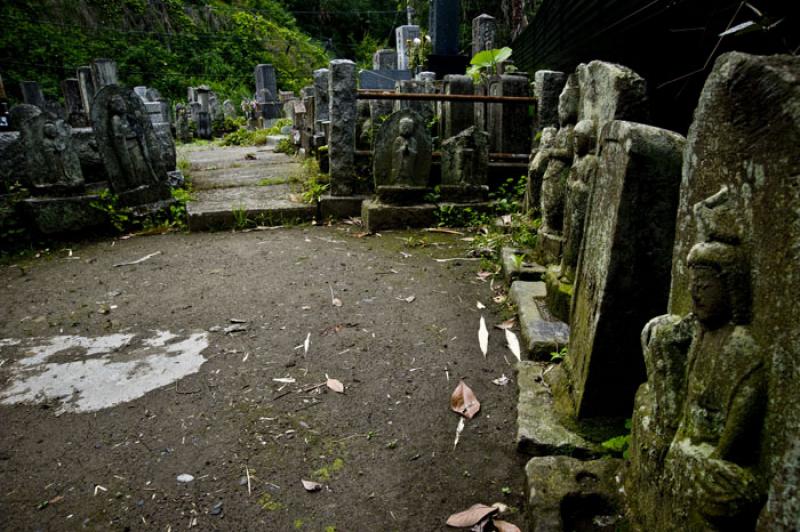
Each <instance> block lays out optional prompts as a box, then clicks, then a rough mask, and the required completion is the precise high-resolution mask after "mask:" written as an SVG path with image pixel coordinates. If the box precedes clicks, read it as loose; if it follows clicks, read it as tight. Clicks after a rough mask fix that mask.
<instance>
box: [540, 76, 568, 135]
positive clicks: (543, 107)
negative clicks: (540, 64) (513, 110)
mask: <svg viewBox="0 0 800 532" xmlns="http://www.w3.org/2000/svg"><path fill="white" fill-rule="evenodd" d="M533 80H534V81H533V95H534V96H535V97H536V127H537V129H539V130H541V129H544V128H546V127H558V97H559V96H560V95H561V91H562V90H564V85H565V84H566V83H567V75H566V74H565V73H563V72H556V71H553V70H538V71H537V72H536V73H535V74H534V75H533Z"/></svg>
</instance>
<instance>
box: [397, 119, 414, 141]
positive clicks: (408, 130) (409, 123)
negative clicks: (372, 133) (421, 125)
mask: <svg viewBox="0 0 800 532" xmlns="http://www.w3.org/2000/svg"><path fill="white" fill-rule="evenodd" d="M398 131H399V132H400V135H402V136H403V137H405V138H409V137H410V136H411V134H412V133H414V121H413V120H412V119H410V118H407V117H406V118H403V119H401V120H400V124H399V126H398Z"/></svg>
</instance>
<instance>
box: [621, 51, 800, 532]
mask: <svg viewBox="0 0 800 532" xmlns="http://www.w3.org/2000/svg"><path fill="white" fill-rule="evenodd" d="M798 146H800V59H799V58H797V57H792V56H770V57H758V56H751V55H746V54H741V53H729V54H725V55H722V56H721V57H720V58H719V59H718V60H717V62H716V64H715V66H714V70H713V71H712V73H711V75H710V76H709V78H708V80H707V81H706V84H705V87H704V89H703V92H702V94H701V96H700V101H699V103H698V107H697V110H696V111H695V120H694V123H693V124H692V126H691V128H690V130H689V136H688V141H687V146H686V150H685V152H684V162H683V180H682V182H681V189H680V201H679V204H678V208H677V212H678V217H677V228H676V236H675V244H674V254H673V262H672V285H671V291H670V303H669V312H670V314H668V315H664V316H660V317H658V318H655V319H653V320H652V321H650V322H649V323H648V325H647V326H646V327H645V328H644V330H643V332H642V347H643V349H644V359H645V364H646V367H647V382H646V383H645V384H643V385H642V386H641V387H640V388H639V391H638V393H637V395H636V407H635V410H634V416H633V437H632V442H631V450H632V452H631V463H630V467H629V469H628V472H627V475H626V484H627V486H626V488H627V489H626V491H627V493H628V494H629V504H630V506H631V509H632V516H633V518H634V524H635V526H636V527H637V528H638V529H641V530H660V529H666V528H670V527H671V526H672V524H674V523H682V524H684V526H685V527H686V528H687V529H689V530H753V529H758V530H764V531H766V530H787V531H788V530H797V526H798V523H800V499H798V498H797V492H798V478H800V456H799V455H798V445H797V441H798V437H800V414H798V409H797V408H796V405H797V404H800V385H798V384H800V377H798V372H797V368H798V360H800V327H798V323H800V306H798V305H797V292H798V290H800V211H798V205H800V157H798Z"/></svg>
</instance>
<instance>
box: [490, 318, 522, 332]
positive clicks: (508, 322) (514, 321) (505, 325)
mask: <svg viewBox="0 0 800 532" xmlns="http://www.w3.org/2000/svg"><path fill="white" fill-rule="evenodd" d="M516 324H517V318H508V319H507V320H506V321H504V322H503V323H498V324H497V325H495V326H494V328H495V329H501V330H503V329H513V328H514V325H516Z"/></svg>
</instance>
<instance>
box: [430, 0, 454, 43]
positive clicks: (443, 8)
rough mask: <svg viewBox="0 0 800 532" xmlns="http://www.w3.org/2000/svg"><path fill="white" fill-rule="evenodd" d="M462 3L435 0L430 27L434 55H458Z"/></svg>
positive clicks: (451, 0) (449, 0)
mask: <svg viewBox="0 0 800 532" xmlns="http://www.w3.org/2000/svg"><path fill="white" fill-rule="evenodd" d="M460 3H461V2H460V0H433V5H432V6H431V12H430V23H429V24H428V26H429V28H430V35H431V40H432V41H433V54H434V55H457V54H458V23H459V20H460V19H461V10H460V9H459V8H460Z"/></svg>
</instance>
